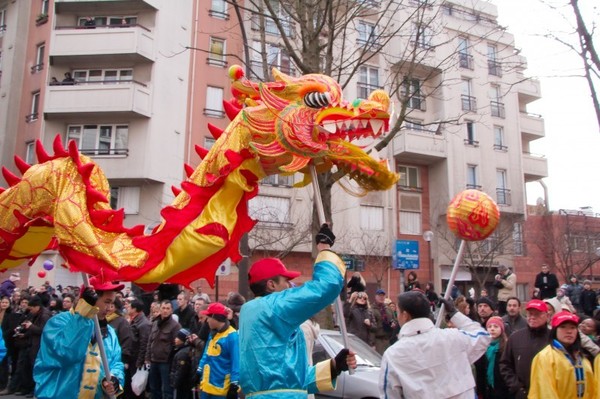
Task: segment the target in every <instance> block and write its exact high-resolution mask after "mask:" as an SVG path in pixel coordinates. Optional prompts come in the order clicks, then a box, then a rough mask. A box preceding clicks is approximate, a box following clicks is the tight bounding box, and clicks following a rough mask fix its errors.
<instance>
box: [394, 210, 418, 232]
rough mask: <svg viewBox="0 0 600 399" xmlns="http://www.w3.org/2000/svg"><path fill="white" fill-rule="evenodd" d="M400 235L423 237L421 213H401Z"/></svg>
mask: <svg viewBox="0 0 600 399" xmlns="http://www.w3.org/2000/svg"><path fill="white" fill-rule="evenodd" d="M399 217H400V223H399V226H400V234H413V235H421V234H422V233H423V232H422V229H421V213H420V212H406V211H400V214H399Z"/></svg>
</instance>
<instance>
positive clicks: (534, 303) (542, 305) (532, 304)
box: [525, 299, 548, 312]
mask: <svg viewBox="0 0 600 399" xmlns="http://www.w3.org/2000/svg"><path fill="white" fill-rule="evenodd" d="M529 309H535V310H539V311H540V312H547V311H548V305H546V302H544V301H542V300H539V299H532V300H531V301H529V302H527V306H525V310H529Z"/></svg>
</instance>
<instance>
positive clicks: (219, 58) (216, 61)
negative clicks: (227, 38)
mask: <svg viewBox="0 0 600 399" xmlns="http://www.w3.org/2000/svg"><path fill="white" fill-rule="evenodd" d="M206 63H207V64H208V65H215V66H220V67H225V66H227V61H225V57H224V56H223V55H222V54H213V53H208V58H207V59H206Z"/></svg>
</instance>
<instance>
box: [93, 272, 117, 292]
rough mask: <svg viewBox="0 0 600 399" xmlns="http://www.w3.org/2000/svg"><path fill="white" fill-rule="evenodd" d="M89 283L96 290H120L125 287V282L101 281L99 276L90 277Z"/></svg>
mask: <svg viewBox="0 0 600 399" xmlns="http://www.w3.org/2000/svg"><path fill="white" fill-rule="evenodd" d="M90 285H91V286H92V287H94V290H96V291H121V290H122V289H123V288H125V284H119V282H118V281H117V282H114V283H113V282H110V281H102V280H101V279H100V277H98V276H94V277H92V278H90Z"/></svg>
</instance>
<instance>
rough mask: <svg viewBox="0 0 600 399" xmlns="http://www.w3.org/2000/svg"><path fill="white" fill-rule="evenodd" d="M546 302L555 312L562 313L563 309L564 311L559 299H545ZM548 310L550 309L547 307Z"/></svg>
mask: <svg viewBox="0 0 600 399" xmlns="http://www.w3.org/2000/svg"><path fill="white" fill-rule="evenodd" d="M544 302H545V303H546V304H547V305H550V306H552V309H554V311H555V312H560V311H561V309H562V304H561V303H560V301H559V300H558V299H556V297H554V298H546V299H544ZM546 309H548V308H547V307H546ZM546 311H547V310H546Z"/></svg>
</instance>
